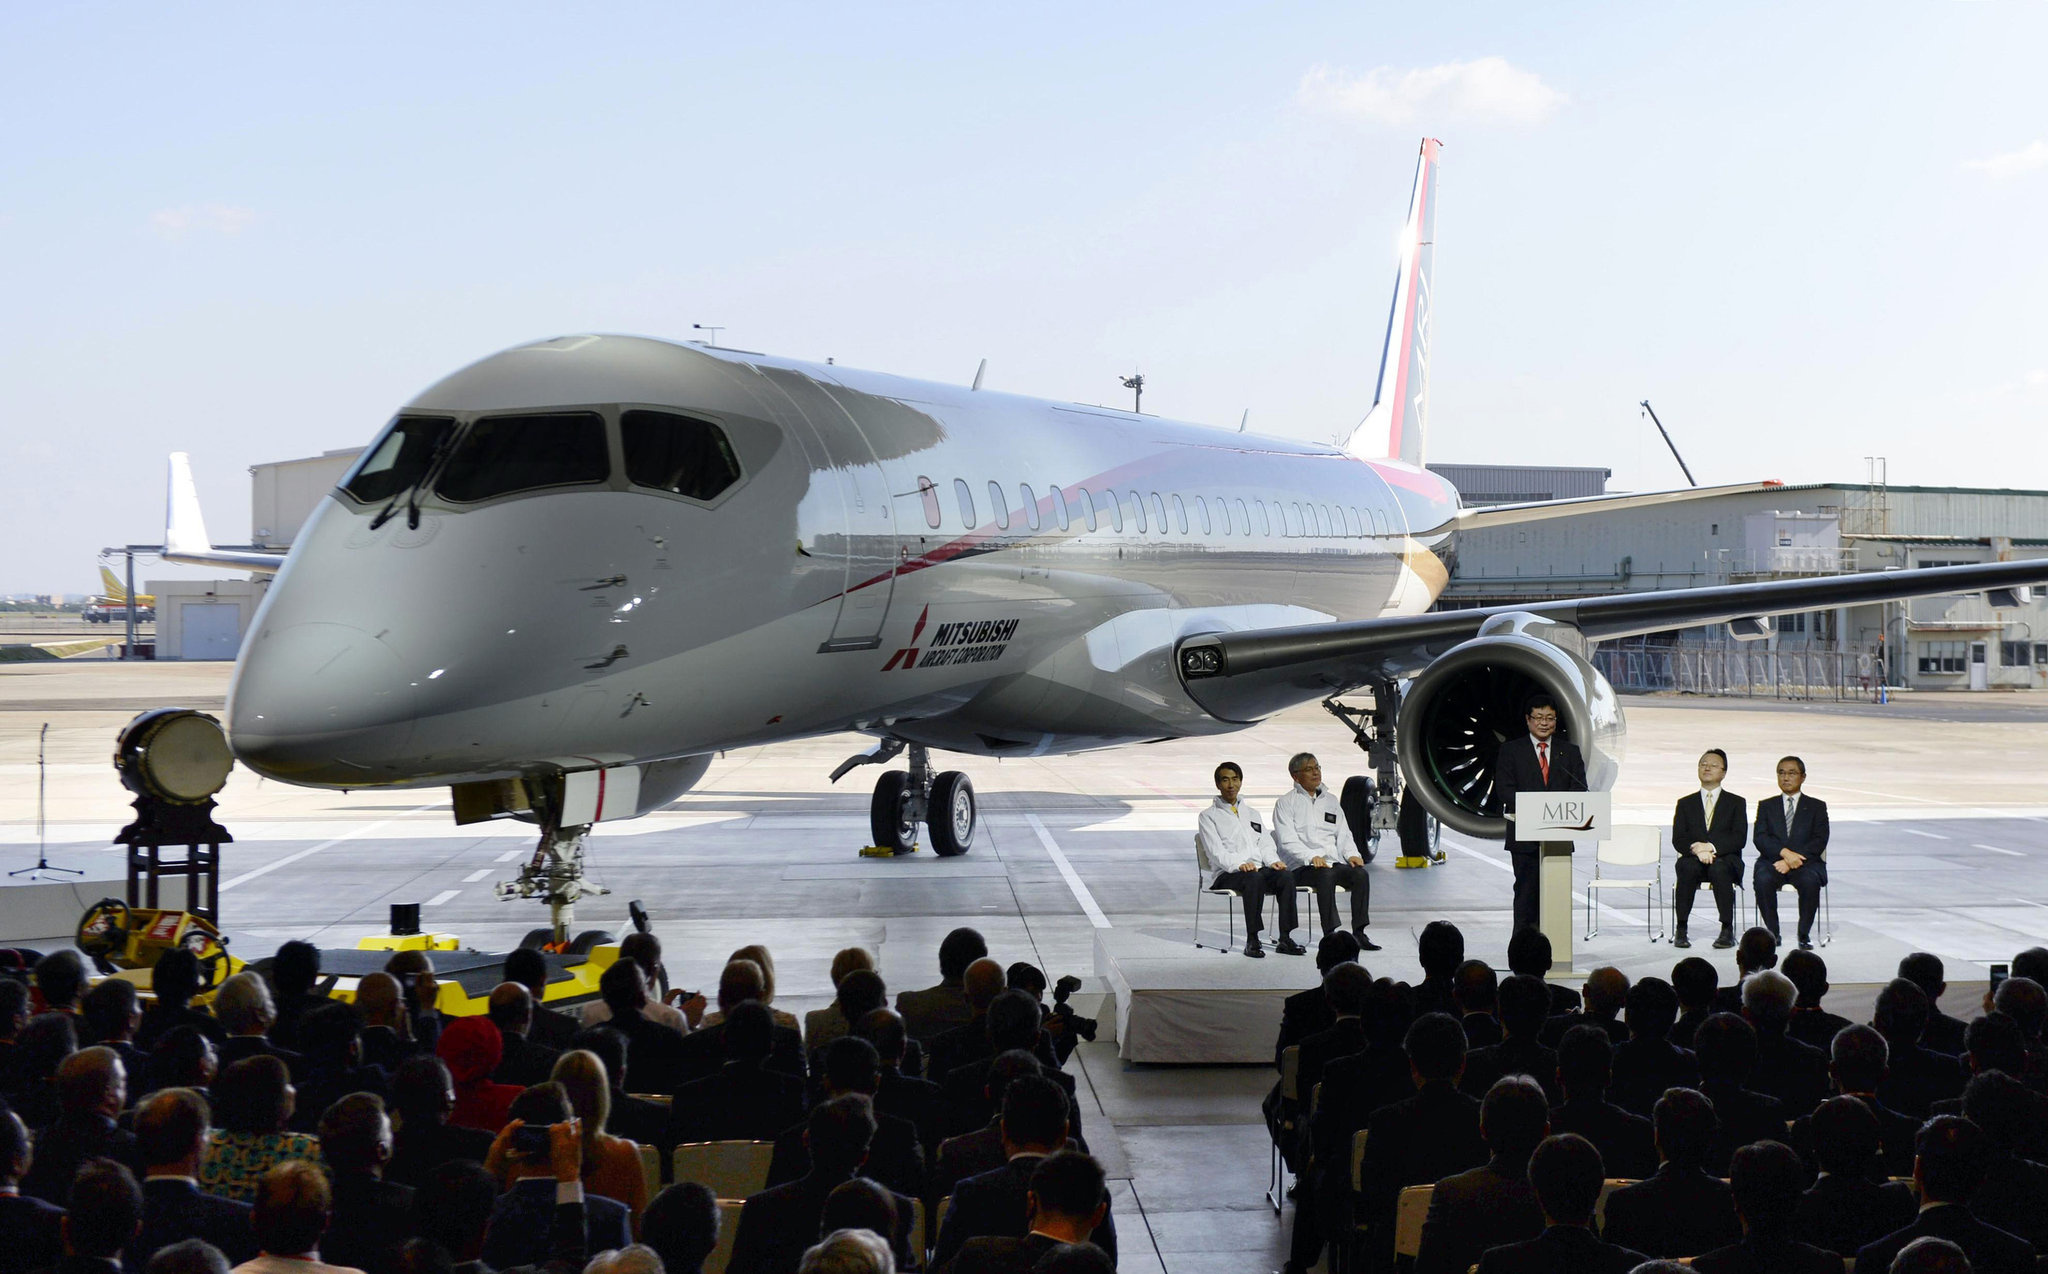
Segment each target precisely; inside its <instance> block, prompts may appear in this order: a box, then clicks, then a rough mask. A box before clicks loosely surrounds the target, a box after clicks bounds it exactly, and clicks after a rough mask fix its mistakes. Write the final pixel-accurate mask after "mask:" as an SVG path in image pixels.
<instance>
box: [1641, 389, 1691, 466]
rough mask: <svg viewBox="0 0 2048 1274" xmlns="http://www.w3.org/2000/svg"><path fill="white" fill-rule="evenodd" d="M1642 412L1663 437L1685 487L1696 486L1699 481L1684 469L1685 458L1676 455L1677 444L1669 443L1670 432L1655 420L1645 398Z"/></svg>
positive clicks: (1654, 410) (1661, 422)
mask: <svg viewBox="0 0 2048 1274" xmlns="http://www.w3.org/2000/svg"><path fill="white" fill-rule="evenodd" d="M1643 410H1644V411H1646V412H1648V413H1649V414H1650V423H1651V424H1653V425H1655V426H1657V432H1658V433H1660V434H1663V435H1664V445H1665V446H1667V447H1669V448H1671V458H1672V459H1673V460H1676V461H1677V462H1678V468H1679V472H1681V473H1683V474H1685V483H1686V485H1687V486H1692V487H1696V486H1698V485H1699V484H1700V483H1699V479H1697V478H1695V477H1693V476H1692V470H1691V469H1689V468H1687V467H1686V463H1685V457H1684V456H1681V455H1679V454H1678V444H1677V443H1675V442H1673V441H1671V431H1670V430H1669V429H1666V428H1665V427H1664V422H1663V421H1661V420H1659V419H1657V409H1656V408H1654V407H1652V406H1650V400H1649V399H1647V398H1645V399H1643Z"/></svg>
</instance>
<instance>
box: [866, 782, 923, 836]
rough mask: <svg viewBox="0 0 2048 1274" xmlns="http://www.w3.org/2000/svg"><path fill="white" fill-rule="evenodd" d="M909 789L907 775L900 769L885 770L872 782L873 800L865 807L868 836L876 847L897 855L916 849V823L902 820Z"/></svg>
mask: <svg viewBox="0 0 2048 1274" xmlns="http://www.w3.org/2000/svg"><path fill="white" fill-rule="evenodd" d="M909 787H910V776H909V775H908V774H905V773H904V772H903V771H901V770H888V771H885V772H884V773H883V775H882V777H880V778H878V779H876V780H875V798H874V800H873V801H871V802H869V804H868V834H869V835H871V836H873V837H874V841H873V843H874V845H876V846H877V847H878V848H881V849H886V850H889V851H891V852H893V853H898V854H907V853H909V852H910V851H911V850H913V849H915V848H917V824H916V823H914V822H910V821H908V820H906V819H905V818H904V817H903V798H904V797H905V796H906V795H908V789H909Z"/></svg>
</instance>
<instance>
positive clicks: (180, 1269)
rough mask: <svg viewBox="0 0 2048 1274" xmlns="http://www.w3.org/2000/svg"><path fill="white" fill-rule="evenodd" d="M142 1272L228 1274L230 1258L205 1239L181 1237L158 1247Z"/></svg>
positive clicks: (158, 1273)
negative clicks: (174, 1241)
mask: <svg viewBox="0 0 2048 1274" xmlns="http://www.w3.org/2000/svg"><path fill="white" fill-rule="evenodd" d="M142 1274H228V1258H227V1254H226V1253H225V1252H222V1251H221V1250H220V1249H219V1248H217V1247H215V1246H214V1245H213V1244H211V1243H208V1242H207V1241H206V1240H205V1239H180V1240H178V1241H177V1242H176V1243H173V1244H171V1245H170V1246H168V1247H160V1248H158V1249H157V1250H156V1253H155V1254H154V1255H153V1256H151V1257H150V1258H149V1264H147V1265H145V1266H143V1267H142Z"/></svg>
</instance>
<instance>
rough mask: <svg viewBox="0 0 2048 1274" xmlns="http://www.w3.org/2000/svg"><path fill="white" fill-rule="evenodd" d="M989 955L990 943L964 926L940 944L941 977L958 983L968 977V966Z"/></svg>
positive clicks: (948, 935)
mask: <svg viewBox="0 0 2048 1274" xmlns="http://www.w3.org/2000/svg"><path fill="white" fill-rule="evenodd" d="M987 954H988V943H986V942H984V941H983V940H982V937H981V934H980V933H979V932H977V931H975V930H973V929H969V928H967V927H966V926H965V925H962V926H961V927H960V928H958V929H955V930H953V932H951V933H949V934H947V935H946V936H945V938H944V939H943V940H942V941H941V942H940V943H939V976H940V977H941V978H943V979H944V980H946V981H948V982H958V981H959V980H960V979H961V978H962V977H963V976H965V975H966V973H967V966H968V965H970V964H973V963H974V962H975V961H976V960H979V959H981V958H982V957H983V956H985V955H987Z"/></svg>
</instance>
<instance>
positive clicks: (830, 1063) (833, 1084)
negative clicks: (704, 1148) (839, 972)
mask: <svg viewBox="0 0 2048 1274" xmlns="http://www.w3.org/2000/svg"><path fill="white" fill-rule="evenodd" d="M821 1062H822V1065H821V1066H820V1068H819V1073H820V1075H821V1076H822V1078H823V1080H824V1085H825V1087H824V1096H825V1100H827V1101H830V1100H831V1099H833V1098H834V1097H844V1096H846V1095H847V1094H849V1093H859V1094H860V1095H862V1096H864V1097H866V1098H868V1099H869V1100H870V1101H872V1100H873V1099H874V1096H875V1090H876V1089H877V1088H879V1087H880V1086H881V1083H882V1058H881V1055H880V1054H879V1053H877V1052H875V1046H874V1045H872V1044H870V1043H868V1042H867V1041H866V1040H864V1039H861V1038H860V1037H859V1036H857V1035H842V1036H840V1037H839V1038H838V1039H836V1040H833V1041H832V1042H831V1044H829V1045H827V1046H826V1047H825V1049H824V1051H823V1054H822V1057H821ZM684 1091H685V1092H687V1091H689V1090H688V1087H685V1089H684ZM809 1132H810V1127H809V1125H808V1124H806V1123H805V1122H803V1121H801V1120H798V1121H795V1122H793V1123H792V1124H791V1125H790V1126H789V1127H788V1128H786V1129H784V1130H783V1132H782V1134H781V1135H780V1136H778V1137H776V1138H775V1154H774V1157H773V1158H772V1159H771V1160H770V1161H769V1164H768V1184H769V1185H771V1186H779V1185H781V1184H782V1183H783V1182H785V1181H795V1180H796V1179H797V1178H799V1177H801V1176H803V1175H804V1174H805V1173H807V1172H809V1171H810V1170H811V1154H810V1151H809V1150H808V1149H806V1148H805V1145H804V1138H805V1137H806V1136H807V1135H808V1134H809ZM866 1171H867V1175H868V1176H870V1177H872V1178H873V1179H874V1180H875V1181H876V1182H878V1183H880V1184H881V1185H884V1186H887V1187H888V1188H889V1189H890V1190H893V1191H895V1192H896V1193H898V1194H903V1195H908V1196H910V1197H911V1198H913V1199H915V1198H919V1197H921V1196H922V1195H923V1194H924V1147H923V1146H922V1145H920V1144H919V1143H918V1140H917V1127H916V1126H915V1125H914V1124H912V1123H911V1122H910V1121H909V1120H907V1119H902V1118H899V1117H897V1116H895V1115H889V1114H884V1113H883V1112H882V1111H880V1110H877V1111H875V1138H874V1140H873V1141H872V1142H870V1143H869V1146H868V1161H867V1165H866Z"/></svg>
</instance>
